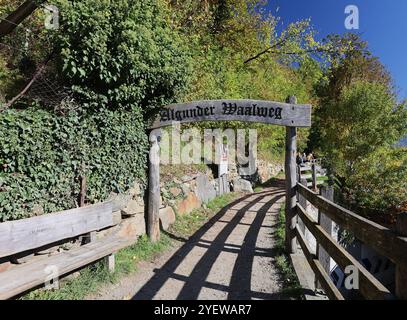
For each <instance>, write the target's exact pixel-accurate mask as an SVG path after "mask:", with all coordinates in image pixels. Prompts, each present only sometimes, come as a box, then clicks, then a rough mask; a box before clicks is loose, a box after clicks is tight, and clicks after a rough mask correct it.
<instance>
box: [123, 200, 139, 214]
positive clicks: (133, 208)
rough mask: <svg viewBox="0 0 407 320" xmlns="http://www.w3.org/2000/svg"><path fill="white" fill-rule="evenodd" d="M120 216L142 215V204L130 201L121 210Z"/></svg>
mask: <svg viewBox="0 0 407 320" xmlns="http://www.w3.org/2000/svg"><path fill="white" fill-rule="evenodd" d="M122 214H123V215H125V216H134V215H136V214H144V203H140V202H138V201H137V200H130V201H129V202H128V203H127V206H126V207H125V208H124V209H123V210H122Z"/></svg>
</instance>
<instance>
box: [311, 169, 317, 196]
mask: <svg viewBox="0 0 407 320" xmlns="http://www.w3.org/2000/svg"><path fill="white" fill-rule="evenodd" d="M311 168H312V189H313V190H314V191H317V166H316V165H315V162H314V163H313V164H312V166H311Z"/></svg>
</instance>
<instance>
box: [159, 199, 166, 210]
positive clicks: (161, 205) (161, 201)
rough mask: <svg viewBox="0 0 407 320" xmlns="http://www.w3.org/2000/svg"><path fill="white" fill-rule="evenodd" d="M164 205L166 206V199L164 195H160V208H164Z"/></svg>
mask: <svg viewBox="0 0 407 320" xmlns="http://www.w3.org/2000/svg"><path fill="white" fill-rule="evenodd" d="M164 207H165V205H164V199H163V197H162V196H160V209H162V208H164Z"/></svg>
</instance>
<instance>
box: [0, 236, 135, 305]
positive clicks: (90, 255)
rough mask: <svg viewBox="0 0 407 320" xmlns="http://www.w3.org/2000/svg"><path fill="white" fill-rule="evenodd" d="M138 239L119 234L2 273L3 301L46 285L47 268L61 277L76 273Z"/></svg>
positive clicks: (0, 290)
mask: <svg viewBox="0 0 407 320" xmlns="http://www.w3.org/2000/svg"><path fill="white" fill-rule="evenodd" d="M135 241H136V240H135V239H129V238H124V237H119V236H117V235H113V236H109V237H106V238H103V239H101V240H97V241H94V242H91V243H89V244H87V245H84V246H81V247H79V248H75V249H72V250H70V251H66V252H63V253H60V254H58V255H55V256H50V257H44V258H42V259H39V260H37V261H34V262H32V263H27V264H23V265H19V266H17V267H15V268H13V269H11V270H9V271H7V272H2V273H0V299H1V300H3V299H9V298H12V297H14V296H16V295H18V294H21V293H23V292H25V291H27V290H29V289H31V288H34V287H37V286H39V285H42V284H44V283H45V280H46V278H47V276H48V274H47V273H46V271H45V269H46V268H47V267H48V266H53V267H56V268H57V270H58V273H59V275H60V276H63V275H65V274H67V273H69V272H72V271H74V270H77V269H79V268H81V267H83V266H86V265H88V264H91V263H92V262H94V261H96V260H99V259H102V258H103V257H106V256H108V255H110V254H112V253H114V252H116V251H118V250H120V249H122V248H125V247H127V246H129V245H131V244H133V243H134V242H135Z"/></svg>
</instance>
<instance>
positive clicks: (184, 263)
mask: <svg viewBox="0 0 407 320" xmlns="http://www.w3.org/2000/svg"><path fill="white" fill-rule="evenodd" d="M283 201H284V186H283V185H279V186H278V187H273V188H269V189H266V190H263V191H262V192H259V193H256V194H251V195H247V196H244V197H242V198H240V199H238V200H236V201H235V202H233V203H232V204H230V205H229V206H227V207H225V208H224V209H222V210H221V211H220V212H219V213H218V214H216V215H215V216H214V217H213V218H212V219H211V220H210V221H209V222H208V223H207V224H206V225H205V226H203V227H202V228H201V229H200V230H199V231H198V232H196V233H195V234H194V235H193V236H192V237H191V238H190V239H189V240H188V241H186V242H181V241H179V240H177V246H175V248H173V249H172V250H170V251H168V252H166V253H164V254H162V255H160V256H159V257H158V258H156V259H155V260H154V261H150V262H142V263H140V264H139V268H138V271H137V273H135V274H132V275H130V276H127V277H125V278H123V279H122V280H121V281H120V282H118V283H117V284H115V285H109V286H106V287H104V288H102V289H101V290H100V292H99V293H98V294H97V295H93V296H91V297H89V299H136V300H140V299H141V300H150V299H169V300H172V299H180V300H182V299H188V300H190V299H191V300H195V299H200V300H209V299H213V300H218V299H219V300H224V299H244V300H248V299H266V300H270V299H281V298H282V296H281V294H280V292H281V281H280V278H279V275H278V273H277V271H276V269H275V266H274V259H275V253H274V250H273V247H274V232H275V225H276V223H277V219H278V212H279V209H280V207H281V205H282V202H283Z"/></svg>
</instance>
